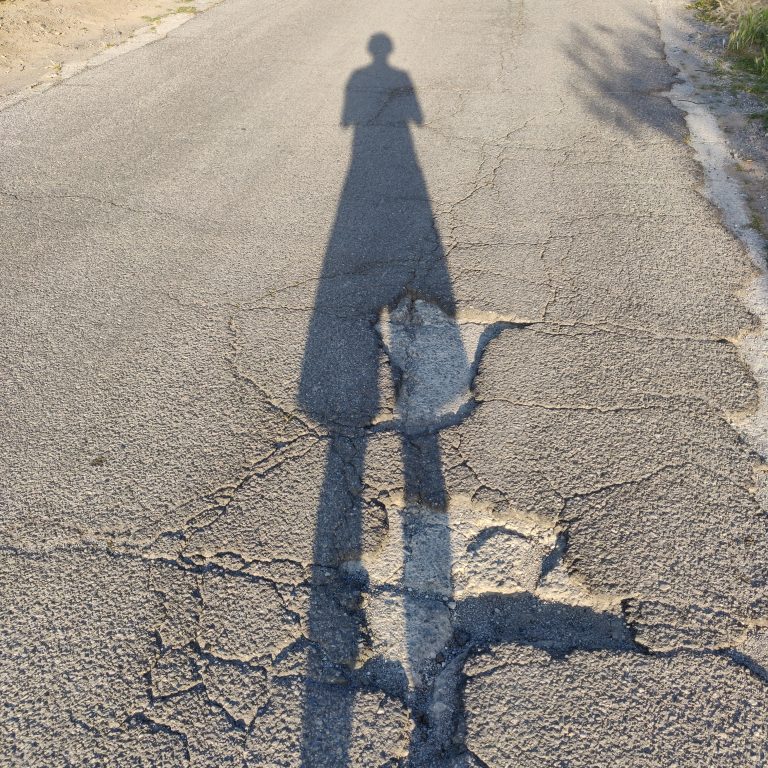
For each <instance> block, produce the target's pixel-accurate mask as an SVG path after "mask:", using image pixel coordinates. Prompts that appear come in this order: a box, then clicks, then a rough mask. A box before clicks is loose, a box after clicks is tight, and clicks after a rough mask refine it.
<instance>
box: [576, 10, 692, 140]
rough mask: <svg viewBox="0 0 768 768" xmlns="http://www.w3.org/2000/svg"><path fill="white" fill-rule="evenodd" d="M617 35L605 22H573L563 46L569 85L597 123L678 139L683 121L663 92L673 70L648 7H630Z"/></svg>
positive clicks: (636, 133)
mask: <svg viewBox="0 0 768 768" xmlns="http://www.w3.org/2000/svg"><path fill="white" fill-rule="evenodd" d="M633 16H634V18H633V24H632V25H631V26H630V27H629V30H630V31H627V29H625V28H624V27H622V34H617V30H616V29H613V28H612V27H611V26H609V25H608V24H592V25H589V26H587V25H585V24H572V25H571V26H570V29H569V38H568V41H567V42H565V43H564V44H563V45H562V50H563V52H564V53H565V55H566V57H567V58H568V60H569V62H570V63H571V64H572V65H573V67H574V68H573V72H574V75H573V77H572V78H571V80H570V86H571V89H572V91H573V92H574V94H576V95H577V96H578V98H579V100H580V101H581V102H582V104H583V105H584V106H585V108H586V109H587V111H588V112H589V113H590V114H591V115H593V116H594V117H595V118H597V119H598V121H599V122H601V123H607V124H612V125H614V126H616V127H617V128H619V129H620V130H621V131H622V132H623V133H625V134H627V135H628V136H632V137H641V136H642V135H643V134H644V133H646V132H647V129H648V128H651V129H652V130H653V131H654V132H658V133H660V134H663V135H667V136H672V137H674V138H677V139H682V138H683V137H684V136H685V124H684V121H683V119H682V116H681V115H680V112H679V111H678V110H677V108H676V107H675V106H674V105H673V104H672V103H671V101H670V100H669V99H668V98H667V96H666V95H665V94H666V93H667V91H669V89H670V88H671V87H672V85H673V83H674V82H675V73H674V71H673V70H672V68H671V67H670V65H669V63H668V62H667V60H666V58H665V55H664V45H663V43H662V41H661V38H660V36H659V30H658V25H657V23H656V20H655V18H654V17H653V15H652V13H651V10H650V7H649V9H648V11H647V12H646V11H639V10H637V11H634V12H633Z"/></svg>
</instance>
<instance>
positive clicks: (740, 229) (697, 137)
mask: <svg viewBox="0 0 768 768" xmlns="http://www.w3.org/2000/svg"><path fill="white" fill-rule="evenodd" d="M656 8H657V11H658V21H659V30H660V33H661V39H662V42H663V43H664V51H665V55H666V57H667V61H669V63H670V65H671V66H672V67H674V68H675V69H676V70H677V71H678V81H677V82H676V83H675V84H674V85H673V86H672V88H671V90H670V91H669V93H668V94H667V96H668V97H669V99H670V100H671V101H672V103H673V104H674V105H675V106H676V107H677V108H678V109H679V110H681V111H682V112H683V113H684V114H685V121H686V124H687V126H688V131H689V133H690V143H691V147H692V148H693V151H694V154H695V157H696V160H697V161H698V162H699V163H700V165H701V166H702V168H703V170H704V176H705V180H706V186H705V189H704V194H705V195H706V196H707V198H708V199H709V200H710V201H711V202H712V203H713V204H714V205H715V206H717V208H718V209H719V210H720V211H721V213H722V217H723V222H724V224H725V226H726V227H727V228H728V229H729V230H730V232H731V233H732V234H733V235H734V236H735V237H737V238H738V239H739V240H740V241H741V243H742V244H743V246H744V248H745V250H746V251H747V253H748V254H749V256H750V258H751V260H752V262H753V264H754V266H755V278H754V279H753V280H752V281H751V283H750V284H749V285H747V286H745V288H744V291H743V293H742V299H743V301H744V303H745V304H746V306H747V308H748V309H749V310H750V312H752V313H753V314H754V315H755V316H756V317H757V318H758V320H759V325H758V327H757V328H756V329H755V330H754V331H750V332H749V333H747V334H745V335H744V336H743V337H741V338H739V339H737V340H736V345H737V347H738V349H739V351H740V353H741V355H742V357H743V359H744V361H745V363H746V364H747V366H748V367H749V369H750V371H751V372H752V375H753V376H754V377H755V379H756V380H757V385H758V394H759V402H758V407H757V410H756V412H755V413H754V414H752V415H750V416H749V418H747V419H744V420H740V421H739V422H738V423H737V424H736V425H735V426H737V427H738V429H739V430H740V431H741V432H742V434H743V435H744V436H745V437H746V438H747V440H748V441H749V442H750V443H751V445H752V447H753V448H754V449H755V450H756V451H757V452H758V453H759V454H760V455H761V456H762V457H766V456H768V268H767V266H766V241H765V239H764V238H763V236H762V235H761V234H760V232H758V230H757V229H755V228H754V226H753V225H752V214H751V211H750V208H749V202H748V198H747V195H746V192H745V190H744V188H743V185H742V184H741V182H740V181H739V179H738V178H737V177H736V175H735V174H734V173H733V166H734V156H733V152H732V150H731V147H730V146H729V144H728V141H727V139H726V136H725V134H724V132H723V131H722V129H721V128H720V125H719V123H718V121H717V118H716V117H715V115H714V113H713V112H712V111H711V110H710V109H709V106H708V104H707V96H706V94H705V93H704V92H702V91H701V89H699V88H697V86H696V85H695V84H694V81H693V79H692V78H691V73H692V71H693V69H694V68H695V67H696V60H695V59H694V57H693V56H692V55H690V54H688V53H687V52H686V40H685V36H684V33H683V31H682V29H681V22H682V16H681V13H682V12H683V11H682V9H683V6H682V4H681V2H680V1H679V0H656ZM698 74H699V75H700V74H701V73H700V72H699V73H698ZM761 474H762V473H761ZM761 485H763V486H768V482H766V483H762V484H761ZM758 494H759V496H761V497H762V500H763V501H765V500H766V497H768V487H764V488H761V489H760V490H759V491H758Z"/></svg>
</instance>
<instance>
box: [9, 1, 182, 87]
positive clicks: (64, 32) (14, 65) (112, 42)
mask: <svg viewBox="0 0 768 768" xmlns="http://www.w3.org/2000/svg"><path fill="white" fill-rule="evenodd" d="M196 12H197V8H196V4H195V3H182V2H180V1H179V0H175V1H174V0H75V2H72V0H0V96H4V95H6V94H9V93H13V92H15V91H19V90H21V89H23V88H25V87H28V86H32V85H35V84H36V83H39V82H41V81H43V82H46V81H49V80H55V79H57V78H58V77H60V75H61V72H62V68H63V67H64V65H66V64H67V63H69V62H73V61H84V60H86V59H89V58H91V57H92V56H94V55H96V54H98V53H100V52H101V51H103V50H105V49H107V48H110V47H113V46H116V45H119V44H120V43H123V42H125V41H126V40H127V39H129V38H130V37H131V35H132V34H133V33H134V32H136V31H137V30H139V29H141V28H146V27H148V26H149V27H151V26H152V25H153V24H155V23H157V22H158V21H159V20H160V19H161V18H162V17H164V16H167V15H168V14H177V13H182V14H194V13H196Z"/></svg>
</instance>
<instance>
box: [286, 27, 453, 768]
mask: <svg viewBox="0 0 768 768" xmlns="http://www.w3.org/2000/svg"><path fill="white" fill-rule="evenodd" d="M368 50H369V52H370V54H371V56H372V58H373V61H372V62H371V63H370V64H369V65H368V66H366V67H364V68H362V69H359V70H357V71H355V72H354V73H353V74H352V76H351V77H350V79H349V81H348V83H347V87H346V93H345V100H344V108H343V113H342V125H343V126H351V127H353V129H354V135H353V139H352V155H351V160H350V164H349V169H348V172H347V176H346V180H345V183H344V187H343V190H342V193H341V198H340V201H339V205H338V210H337V214H336V219H335V222H334V225H333V229H332V232H331V235H330V238H329V242H328V246H327V249H326V254H325V261H324V264H323V268H322V273H321V276H320V281H319V287H318V290H317V294H316V297H315V306H314V311H313V315H312V319H311V323H310V328H309V332H308V337H307V342H306V348H305V353H304V359H303V366H302V376H301V383H300V388H299V404H300V406H301V408H302V409H303V410H304V411H305V412H306V413H307V414H308V415H310V416H311V417H312V419H313V420H314V421H316V422H318V423H319V424H322V425H323V426H324V427H326V428H327V429H328V431H329V434H330V437H329V440H328V444H327V457H326V471H325V480H324V483H323V488H322V492H321V497H320V502H319V508H318V512H317V520H316V530H315V540H314V566H313V576H312V586H311V595H310V605H309V617H308V624H309V637H310V640H311V651H310V658H309V668H308V675H307V676H308V682H307V688H306V693H305V700H304V713H303V723H302V730H303V732H302V755H301V760H302V765H303V766H306V767H307V768H320V766H323V767H325V766H329V767H330V766H333V767H334V768H340V767H341V766H344V765H346V764H347V763H348V759H349V743H350V728H351V724H352V707H353V704H354V688H353V686H352V685H351V684H350V679H351V675H352V670H353V668H354V666H355V663H356V660H357V658H358V653H359V650H360V643H361V630H362V627H363V619H362V614H361V611H360V601H361V593H362V590H364V589H365V587H366V576H365V574H364V573H363V572H362V570H361V568H360V567H359V565H358V564H359V560H360V556H361V548H362V520H363V514H364V509H363V500H362V490H363V468H364V461H365V453H366V442H367V428H369V427H370V425H371V423H372V422H373V420H374V417H375V416H376V415H377V413H378V412H379V409H380V399H381V395H380V386H379V382H380V377H381V375H382V372H381V365H380V363H381V358H382V349H381V344H380V337H379V334H378V333H377V330H376V324H377V323H378V322H379V320H380V318H381V316H382V313H384V312H385V311H386V310H392V309H393V308H394V307H395V306H396V305H397V304H398V303H399V302H400V301H401V300H403V299H404V297H410V300H412V301H413V300H422V301H426V302H429V303H430V304H432V305H435V306H437V307H439V308H440V310H442V312H443V313H444V314H445V315H446V316H448V317H453V316H454V314H455V305H454V299H453V294H452V291H451V283H450V279H449V276H448V271H447V268H446V264H445V258H444V257H445V254H444V252H443V248H442V245H441V241H440V237H439V234H438V232H437V229H436V226H435V221H434V216H433V212H432V207H431V204H430V200H429V194H428V192H427V187H426V183H425V180H424V177H423V175H422V171H421V168H420V166H419V162H418V159H417V156H416V152H415V149H414V144H413V139H412V136H411V125H412V124H414V125H421V123H422V113H421V108H420V105H419V102H418V99H417V97H416V93H415V90H414V87H413V84H412V82H411V79H410V77H409V76H408V74H407V73H406V72H404V71H402V70H399V69H395V68H394V67H392V66H391V65H390V64H389V61H388V59H389V55H390V53H391V51H392V42H391V40H390V39H389V38H388V37H387V36H386V35H384V34H376V35H373V36H372V37H371V39H370V41H369V44H368ZM403 473H404V478H405V482H404V485H405V495H406V498H407V499H409V500H411V501H414V502H416V503H423V504H426V505H429V506H430V508H432V509H435V508H437V509H442V510H443V511H444V509H445V489H444V487H443V486H444V484H443V478H442V472H441V461H440V452H439V448H438V442H437V434H436V433H435V432H430V431H429V430H423V429H422V430H419V431H418V434H406V433H405V432H404V433H403ZM444 549H445V551H443V552H440V553H437V554H436V555H435V553H434V552H433V556H436V557H437V559H438V561H439V563H440V565H439V568H440V569H442V571H444V572H446V573H447V574H449V575H450V552H449V550H448V547H447V543H446V547H444Z"/></svg>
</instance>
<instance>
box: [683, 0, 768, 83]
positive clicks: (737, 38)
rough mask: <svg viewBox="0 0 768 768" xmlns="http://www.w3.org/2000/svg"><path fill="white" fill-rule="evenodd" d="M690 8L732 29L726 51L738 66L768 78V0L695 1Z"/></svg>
mask: <svg viewBox="0 0 768 768" xmlns="http://www.w3.org/2000/svg"><path fill="white" fill-rule="evenodd" d="M690 7H691V8H693V9H695V10H696V12H697V14H698V16H699V18H701V19H702V20H704V21H708V22H711V23H717V24H722V25H723V26H725V27H726V28H727V29H728V30H729V35H728V43H727V46H726V50H727V52H728V54H729V55H730V57H731V59H732V60H733V62H734V64H735V65H736V67H737V68H738V69H740V70H742V71H743V72H747V73H749V74H752V75H756V76H757V77H758V78H760V79H762V80H766V81H768V0H694V2H692V3H691V5H690Z"/></svg>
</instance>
